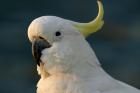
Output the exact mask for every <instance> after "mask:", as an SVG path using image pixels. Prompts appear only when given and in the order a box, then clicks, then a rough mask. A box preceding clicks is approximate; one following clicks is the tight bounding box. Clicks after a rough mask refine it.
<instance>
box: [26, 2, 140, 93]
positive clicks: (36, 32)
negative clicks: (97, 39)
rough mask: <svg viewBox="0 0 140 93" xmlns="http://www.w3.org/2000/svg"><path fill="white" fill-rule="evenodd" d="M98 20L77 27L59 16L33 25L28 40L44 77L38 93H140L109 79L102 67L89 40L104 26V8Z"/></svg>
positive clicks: (29, 29) (39, 20) (76, 23)
mask: <svg viewBox="0 0 140 93" xmlns="http://www.w3.org/2000/svg"><path fill="white" fill-rule="evenodd" d="M98 7H99V12H98V15H97V17H96V18H95V19H94V20H93V21H91V22H89V23H78V22H74V21H70V20H66V19H63V18H60V17H56V16H42V17H39V18H37V19H35V20H33V21H32V23H31V24H30V26H29V28H28V37H29V40H30V41H31V43H32V54H33V56H34V58H35V61H36V62H37V71H38V74H39V75H40V76H41V78H40V80H39V82H38V84H37V93H140V91H139V90H138V89H136V88H134V87H132V86H130V85H127V84H125V83H123V82H121V81H118V80H116V79H114V78H113V77H111V76H110V75H108V74H107V73H106V72H105V71H104V70H103V69H102V67H101V65H100V63H99V61H98V59H97V57H96V55H95V53H94V51H93V50H92V48H91V47H90V45H89V44H88V42H87V41H86V39H85V38H86V37H87V36H89V35H90V34H92V33H94V32H96V31H98V30H100V29H101V27H102V26H103V23H104V21H103V15H104V10H103V5H102V3H101V1H98Z"/></svg>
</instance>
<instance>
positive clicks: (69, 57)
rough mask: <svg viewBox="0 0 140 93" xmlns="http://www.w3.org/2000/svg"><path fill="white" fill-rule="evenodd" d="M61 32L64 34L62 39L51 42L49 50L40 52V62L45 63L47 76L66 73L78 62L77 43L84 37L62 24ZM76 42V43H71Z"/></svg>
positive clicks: (72, 28) (67, 25)
mask: <svg viewBox="0 0 140 93" xmlns="http://www.w3.org/2000/svg"><path fill="white" fill-rule="evenodd" d="M64 27H65V28H64ZM69 30H71V31H69ZM61 31H63V34H64V36H63V37H62V39H61V40H60V41H56V42H53V44H52V47H51V48H49V49H45V50H43V51H42V56H41V60H42V62H43V63H45V65H44V66H45V69H46V71H47V72H48V73H49V74H56V73H65V72H68V71H70V69H71V68H72V66H73V65H75V64H76V62H78V61H79V57H77V56H79V49H78V48H79V45H78V43H80V41H79V40H81V37H82V38H83V39H84V37H83V36H82V35H81V34H80V33H79V31H75V29H74V27H72V26H70V25H69V24H64V26H63V27H62V28H61ZM64 31H65V32H64ZM66 31H67V32H66ZM72 31H73V32H72ZM68 32H69V33H68ZM75 35H76V36H75ZM77 40H78V43H75V42H73V41H77ZM75 51H77V53H75Z"/></svg>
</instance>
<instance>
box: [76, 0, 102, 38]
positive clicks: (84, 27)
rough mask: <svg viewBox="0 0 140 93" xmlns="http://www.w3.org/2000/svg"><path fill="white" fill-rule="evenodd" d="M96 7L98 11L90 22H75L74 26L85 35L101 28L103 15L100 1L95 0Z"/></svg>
mask: <svg viewBox="0 0 140 93" xmlns="http://www.w3.org/2000/svg"><path fill="white" fill-rule="evenodd" d="M97 3H98V7H99V12H98V16H97V17H96V18H95V19H94V20H93V21H91V22H89V23H75V24H74V26H75V27H76V28H77V29H78V30H79V31H80V32H81V33H82V34H83V35H84V36H85V37H87V36H89V35H90V34H92V33H94V32H96V31H98V30H99V29H101V28H102V26H103V24H104V21H103V16H104V9H103V5H102V3H101V1H97Z"/></svg>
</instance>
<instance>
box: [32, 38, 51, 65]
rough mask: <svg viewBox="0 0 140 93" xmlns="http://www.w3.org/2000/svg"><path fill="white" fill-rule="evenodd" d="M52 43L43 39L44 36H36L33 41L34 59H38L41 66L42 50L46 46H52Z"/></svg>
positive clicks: (37, 61)
mask: <svg viewBox="0 0 140 93" xmlns="http://www.w3.org/2000/svg"><path fill="white" fill-rule="evenodd" d="M50 47H51V45H50V43H49V42H48V41H47V40H45V39H43V38H36V39H35V40H34V41H33V43H32V54H33V57H34V60H35V61H36V63H37V65H39V66H40V62H41V60H40V57H41V55H42V53H41V52H42V50H43V49H45V48H50Z"/></svg>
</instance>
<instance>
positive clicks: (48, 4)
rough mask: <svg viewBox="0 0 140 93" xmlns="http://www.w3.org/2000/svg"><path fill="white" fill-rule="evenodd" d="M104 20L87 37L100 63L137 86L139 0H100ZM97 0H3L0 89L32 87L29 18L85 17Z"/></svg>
mask: <svg viewBox="0 0 140 93" xmlns="http://www.w3.org/2000/svg"><path fill="white" fill-rule="evenodd" d="M102 1H103V4H104V9H105V17H104V20H105V25H104V27H103V28H102V29H101V31H99V32H97V33H95V34H93V35H91V36H89V37H88V38H87V40H88V42H89V43H90V45H91V46H92V47H93V49H94V51H95V52H96V55H97V56H98V58H99V60H100V63H101V64H102V67H103V68H104V69H105V70H106V71H107V72H108V73H109V74H110V75H112V76H113V77H114V78H116V79H119V80H121V81H124V82H126V83H128V84H131V85H133V86H135V87H137V88H140V11H139V9H140V5H139V4H140V0H102ZM97 13H98V7H97V3H96V0H1V1H0V93H35V92H36V83H37V81H38V80H39V76H38V75H37V71H36V64H35V62H34V61H33V59H32V55H31V44H30V42H29V41H28V37H27V28H28V26H29V24H30V22H31V21H32V20H33V19H35V18H37V17H39V16H44V15H55V16H59V17H63V18H65V19H69V20H73V21H78V22H89V21H90V20H92V19H94V18H95V17H96V15H97Z"/></svg>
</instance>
